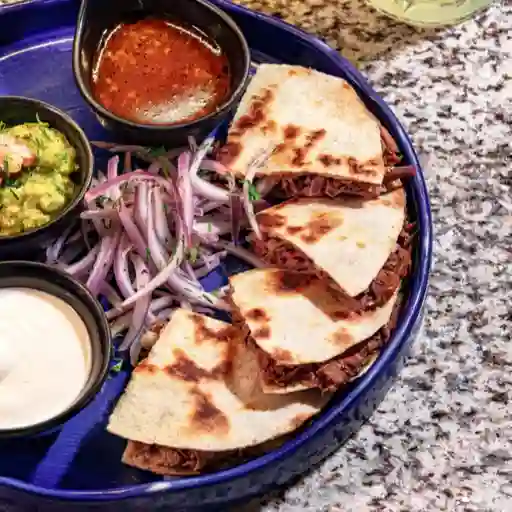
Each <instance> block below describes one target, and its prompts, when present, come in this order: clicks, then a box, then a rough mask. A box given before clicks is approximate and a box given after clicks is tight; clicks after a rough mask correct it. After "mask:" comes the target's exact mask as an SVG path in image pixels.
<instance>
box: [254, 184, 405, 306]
mask: <svg viewBox="0 0 512 512" xmlns="http://www.w3.org/2000/svg"><path fill="white" fill-rule="evenodd" d="M256 220H257V222H258V225H259V227H260V232H261V235H262V236H261V238H258V237H256V236H255V235H251V236H250V237H249V240H250V241H251V243H252V245H253V249H254V252H255V253H256V254H257V255H258V256H259V257H260V258H262V259H263V260H264V261H265V262H266V263H267V264H269V265H270V266H274V267H277V268H282V269H286V270H290V271H296V272H307V273H313V274H316V275H317V276H318V277H320V278H322V279H326V280H327V281H328V283H329V286H330V288H331V289H332V290H334V291H335V292H338V293H337V294H336V295H337V298H338V300H340V301H342V302H343V303H344V304H345V306H346V309H347V313H350V312H361V311H367V310H369V309H371V308H376V307H379V306H382V305H384V304H385V303H386V302H387V301H388V300H389V299H390V298H391V296H392V295H393V294H394V293H395V291H396V289H397V288H398V287H399V285H400V281H401V279H402V278H403V277H404V276H405V275H406V274H407V272H408V270H409V266H410V263H411V255H410V243H409V242H410V239H409V236H408V233H407V222H406V217H405V194H404V191H403V189H402V188H400V189H397V190H394V191H392V192H390V193H388V194H386V195H383V196H380V197H378V198H377V199H373V200H369V201H363V200H361V199H357V198H344V199H341V198H338V199H324V198H317V199H306V198H300V199H292V200H289V201H287V202H285V203H282V204H280V205H278V206H274V207H272V208H269V209H267V210H264V211H262V212H260V213H259V214H258V215H257V216H256ZM404 224H405V227H404Z"/></svg>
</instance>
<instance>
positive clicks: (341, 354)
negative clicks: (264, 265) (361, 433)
mask: <svg viewBox="0 0 512 512" xmlns="http://www.w3.org/2000/svg"><path fill="white" fill-rule="evenodd" d="M229 300H230V301H231V302H232V307H233V322H234V323H235V325H238V326H240V328H241V329H242V330H243V331H244V335H245V337H246V343H247V344H248V346H250V347H251V348H252V350H253V351H255V353H256V354H257V357H258V363H259V365H260V369H261V372H260V381H261V384H262V387H263V390H264V391H265V392H267V393H289V392H292V391H298V390H300V389H307V388H310V387H319V388H322V389H329V390H330V389H334V388H336V387H338V386H339V385H341V384H345V383H346V382H348V381H349V380H350V379H351V378H352V377H354V376H355V375H356V374H357V372H358V371H359V370H358V368H362V367H363V366H364V363H365V362H366V361H367V360H368V357H369V356H370V355H371V354H372V353H373V352H375V351H376V350H377V349H378V348H379V347H380V346H381V345H382V344H383V343H384V342H385V341H387V338H388V337H389V322H390V320H391V319H392V318H393V312H394V311H395V309H396V304H397V300H398V292H397V291H396V292H395V293H394V294H393V296H392V297H391V299H390V300H388V301H387V302H386V303H385V304H384V305H383V306H381V307H379V308H376V309H374V310H372V311H364V312H362V313H359V314H353V313H352V314H349V315H347V312H346V310H345V308H344V306H343V304H341V305H340V302H339V301H337V300H336V299H335V298H334V297H333V296H332V295H331V294H330V293H328V290H327V288H326V283H325V281H323V280H321V279H318V278H317V277H315V276H312V275H308V274H299V273H294V272H287V271H284V270H278V269H255V270H251V271H249V272H244V273H243V274H237V275H235V276H232V277H231V278H230V298H229ZM354 355H355V356H356V357H354ZM348 356H350V357H349V365H348V366H347V365H346V364H343V361H342V362H341V368H342V369H344V370H346V371H345V372H344V374H343V375H340V374H339V371H338V376H336V375H334V374H332V372H331V374H329V375H325V373H326V372H325V368H324V367H326V366H329V368H331V369H332V368H334V366H333V363H335V366H336V360H338V359H339V358H341V360H342V359H343V358H345V357H348ZM338 366H340V365H339V364H338Z"/></svg>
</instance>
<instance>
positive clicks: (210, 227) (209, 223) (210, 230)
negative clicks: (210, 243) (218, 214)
mask: <svg viewBox="0 0 512 512" xmlns="http://www.w3.org/2000/svg"><path fill="white" fill-rule="evenodd" d="M211 232H212V223H211V222H208V233H211Z"/></svg>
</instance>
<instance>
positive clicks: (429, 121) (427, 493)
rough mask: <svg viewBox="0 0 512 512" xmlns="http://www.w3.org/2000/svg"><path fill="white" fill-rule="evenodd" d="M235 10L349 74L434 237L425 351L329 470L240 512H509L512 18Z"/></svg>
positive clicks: (287, 1)
mask: <svg viewBox="0 0 512 512" xmlns="http://www.w3.org/2000/svg"><path fill="white" fill-rule="evenodd" d="M240 1H241V2H242V3H243V4H244V5H246V6H248V7H250V8H252V9H255V10H261V11H264V12H267V13H272V14H276V15H278V16H279V17H281V18H284V19H285V20H286V21H288V22H290V23H293V24H296V25H298V26H300V27H302V28H304V29H306V30H307V31H309V32H312V33H315V34H317V35H318V36H321V37H322V38H324V39H326V41H327V42H328V43H329V44H330V45H332V46H334V47H336V48H338V49H340V50H342V53H343V54H344V55H346V56H347V57H349V58H351V59H352V60H357V61H358V65H359V68H360V69H361V70H362V72H363V73H364V74H365V75H366V76H367V77H368V78H369V80H370V82H371V83H372V84H373V86H374V87H375V89H376V90H377V91H378V92H379V93H380V94H381V95H382V96H383V98H384V99H385V100H386V101H387V102H388V103H389V104H390V105H391V106H392V107H393V109H394V111H395V112H396V114H397V115H398V117H399V118H400V119H401V121H402V123H403V124H404V125H405V127H406V128H407V129H408V131H409V133H410V135H411V137H412V139H413V141H414V143H415V146H416V148H417V150H418V153H419V154H420V157H421V159H422V162H423V164H424V167H425V173H426V176H427V179H428V185H429V189H430V197H431V201H432V211H433V215H434V226H435V231H436V241H435V263H434V270H433V273H432V278H431V289H430V296H429V298H428V301H427V311H426V321H425V326H424V329H423V335H422V336H421V337H420V339H419V340H418V341H417V342H416V344H415V345H414V347H413V349H412V355H411V357H410V359H409V361H408V363H407V366H406V368H405V369H404V370H403V371H402V372H401V376H400V378H399V379H398V381H397V382H396V384H395V385H394V387H393V389H392V390H391V391H390V392H389V394H388V395H387V397H386V398H385V400H384V401H383V403H382V405H381V406H380V408H379V409H378V411H377V412H376V413H375V414H374V415H373V418H372V419H371V421H370V422H369V423H368V424H366V425H365V426H364V427H363V428H362V429H361V430H360V432H359V433H358V435H356V436H355V438H354V439H352V440H351V441H349V442H348V443H347V444H346V445H345V446H343V447H341V448H340V449H339V451H338V452H337V453H336V455H334V456H333V457H331V458H330V459H329V460H328V461H327V462H325V463H324V464H323V465H322V466H320V467H319V468H317V470H316V471H314V472H312V473H311V474H310V475H309V476H306V477H305V478H304V479H303V480H302V481H301V482H299V483H298V484H296V485H295V486H294V487H292V488H290V489H289V490H287V491H286V492H283V493H278V494H276V495H274V496H271V497H268V498H266V499H265V500H262V501H259V500H258V501H257V502H254V503H253V504H252V505H251V506H250V507H248V510H249V509H251V510H254V511H256V510H261V511H262V512H278V511H279V512H292V511H293V512H297V511H310V512H324V511H325V512H327V511H329V512H338V511H339V512H341V511H343V512H356V511H357V512H366V511H385V512H388V511H397V512H398V511H401V512H402V511H403V512H405V511H411V512H420V511H421V512H428V511H436V512H437V511H444V510H447V511H450V512H452V511H455V512H459V511H461V512H462V511H464V512H472V511H475V512H477V511H478V512H487V511H489V512H490V511H497V512H505V511H509V510H512V483H511V482H512V341H511V340H510V336H511V332H512V188H511V184H512V149H511V148H512V3H511V2H510V0H505V1H504V4H502V5H495V6H493V7H492V8H491V9H490V10H489V11H488V12H487V13H485V14H483V15H480V16H479V17H477V18H476V19H474V20H472V21H468V22H466V23H464V24H463V25H460V26H458V27H455V28H450V29H443V30H417V29H413V28H410V27H407V26H405V25H401V24H398V23H395V22H393V21H391V20H389V19H387V18H385V17H382V16H379V15H377V14H376V13H375V12H373V11H371V10H370V9H369V8H368V7H366V6H365V5H364V3H363V2H362V1H359V0H240ZM507 338H508V340H507Z"/></svg>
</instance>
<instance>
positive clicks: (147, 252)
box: [146, 247, 151, 261]
mask: <svg viewBox="0 0 512 512" xmlns="http://www.w3.org/2000/svg"><path fill="white" fill-rule="evenodd" d="M150 256H151V251H150V250H149V247H146V261H149V257H150Z"/></svg>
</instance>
